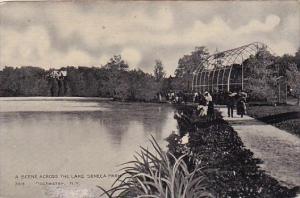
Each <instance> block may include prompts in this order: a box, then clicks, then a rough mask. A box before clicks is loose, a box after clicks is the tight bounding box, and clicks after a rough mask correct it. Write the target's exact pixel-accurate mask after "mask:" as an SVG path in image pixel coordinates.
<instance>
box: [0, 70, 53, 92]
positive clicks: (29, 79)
mask: <svg viewBox="0 0 300 198" xmlns="http://www.w3.org/2000/svg"><path fill="white" fill-rule="evenodd" d="M45 74H46V72H45V70H43V69H41V68H38V67H21V68H13V67H5V68H4V69H3V70H2V71H0V95H1V96H20V95H22V96H49V95H50V90H49V84H48V81H47V80H46V79H45Z"/></svg>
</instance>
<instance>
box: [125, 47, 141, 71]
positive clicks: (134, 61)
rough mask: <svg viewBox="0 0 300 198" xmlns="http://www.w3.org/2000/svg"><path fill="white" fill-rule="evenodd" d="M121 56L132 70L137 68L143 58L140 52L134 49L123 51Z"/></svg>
mask: <svg viewBox="0 0 300 198" xmlns="http://www.w3.org/2000/svg"><path fill="white" fill-rule="evenodd" d="M121 55H122V58H123V59H124V60H125V61H126V62H127V63H128V64H129V65H130V66H131V67H132V68H135V67H137V66H138V64H139V63H140V61H141V58H142V57H141V54H140V52H139V51H137V50H136V49H133V48H125V49H123V51H122V52H121Z"/></svg>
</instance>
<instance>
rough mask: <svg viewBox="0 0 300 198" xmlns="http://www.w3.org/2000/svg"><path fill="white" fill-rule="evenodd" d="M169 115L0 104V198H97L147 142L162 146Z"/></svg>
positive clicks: (114, 107)
mask: <svg viewBox="0 0 300 198" xmlns="http://www.w3.org/2000/svg"><path fill="white" fill-rule="evenodd" d="M173 116H174V109H173V108H172V106H170V105H167V104H163V105H162V104H146V103H121V102H112V101H104V100H101V99H97V98H43V97H40V98H39V97H37V98H0V124H1V125H0V197H5V198H6V197H13V198H44V197H47V198H48V197H51V198H52V197H60V198H65V197H66V198H72V197H74V198H75V197H76V198H81V197H82V198H83V197H84V198H92V197H98V196H99V195H100V194H101V193H102V191H101V190H100V189H99V188H97V187H96V185H101V186H103V187H105V188H108V187H109V186H110V185H111V184H112V182H113V181H114V180H115V176H116V174H117V173H119V172H117V170H118V169H119V168H120V167H117V165H119V164H121V163H123V162H127V161H129V160H132V159H133V155H134V152H135V151H138V150H139V146H140V145H141V146H144V147H148V146H149V148H150V143H149V138H150V137H151V135H153V136H154V137H155V138H156V139H157V140H158V142H159V143H160V144H161V145H162V147H165V146H166V142H165V141H164V138H166V137H167V136H168V135H169V134H170V133H171V132H172V131H177V122H176V120H174V118H173ZM46 182H48V183H46Z"/></svg>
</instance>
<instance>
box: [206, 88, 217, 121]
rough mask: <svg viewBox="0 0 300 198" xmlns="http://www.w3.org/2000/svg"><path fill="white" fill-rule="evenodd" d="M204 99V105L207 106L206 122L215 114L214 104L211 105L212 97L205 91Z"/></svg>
mask: <svg viewBox="0 0 300 198" xmlns="http://www.w3.org/2000/svg"><path fill="white" fill-rule="evenodd" d="M204 98H205V100H206V105H207V117H208V120H213V118H214V114H215V112H214V104H213V100H212V97H211V95H210V94H209V93H208V92H207V91H206V92H205V93H204Z"/></svg>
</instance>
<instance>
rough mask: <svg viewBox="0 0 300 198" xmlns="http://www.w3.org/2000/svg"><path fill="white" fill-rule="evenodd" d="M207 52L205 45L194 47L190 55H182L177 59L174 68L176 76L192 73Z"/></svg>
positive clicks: (205, 56)
mask: <svg viewBox="0 0 300 198" xmlns="http://www.w3.org/2000/svg"><path fill="white" fill-rule="evenodd" d="M208 55H209V52H208V50H207V48H206V47H204V46H201V47H195V50H194V51H192V52H191V54H190V55H184V56H183V57H182V58H180V59H179V60H178V66H177V69H176V70H175V76H176V77H184V76H189V75H191V74H193V72H194V71H195V70H196V69H197V67H198V66H199V65H201V63H202V61H203V60H205V59H206V58H207V56H208Z"/></svg>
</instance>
